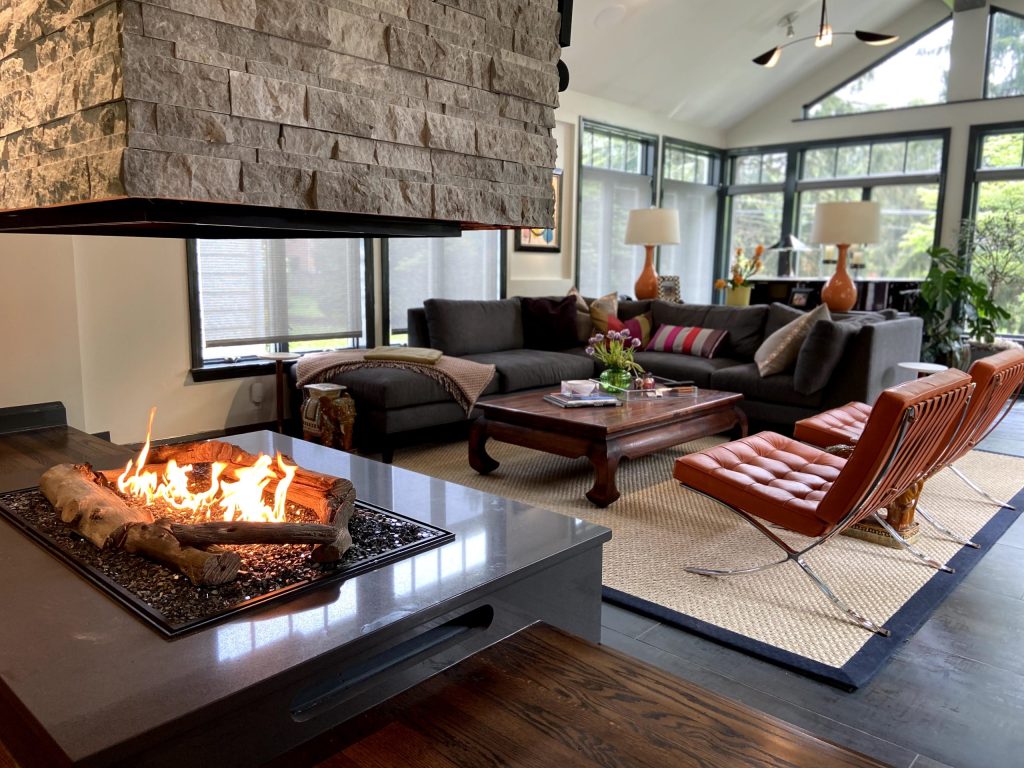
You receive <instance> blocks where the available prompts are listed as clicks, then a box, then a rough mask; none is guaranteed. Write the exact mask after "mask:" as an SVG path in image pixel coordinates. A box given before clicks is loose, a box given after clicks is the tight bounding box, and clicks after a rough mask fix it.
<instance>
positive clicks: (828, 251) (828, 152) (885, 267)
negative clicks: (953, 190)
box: [793, 135, 945, 278]
mask: <svg viewBox="0 0 1024 768" xmlns="http://www.w3.org/2000/svg"><path fill="white" fill-rule="evenodd" d="M944 153H945V140H944V138H943V137H942V136H934V135H932V136H929V135H921V136H915V137H911V138H900V139H890V138H885V139H875V140H873V141H859V142H850V143H844V144H840V145H826V146H816V147H811V148H808V149H806V150H804V152H803V153H802V162H801V171H800V178H799V180H798V181H797V185H796V190H797V202H796V229H795V234H796V235H797V237H799V238H801V239H803V240H807V239H808V238H809V237H810V233H811V230H812V228H813V225H814V209H815V206H816V205H817V204H818V203H823V202H839V201H856V200H875V201H877V202H878V203H880V204H881V208H882V239H881V242H879V243H875V244H872V245H869V246H866V247H864V248H858V249H856V250H855V251H854V266H855V267H856V268H857V272H858V275H857V276H858V277H860V278H918V277H923V276H924V275H925V274H926V273H927V271H928V256H927V254H926V253H925V251H926V250H927V249H928V248H930V247H932V245H934V243H935V241H936V233H937V228H938V214H939V197H940V183H941V174H942V159H943V156H944ZM835 259H836V255H835V247H834V246H828V247H826V248H825V249H824V250H823V251H818V250H814V251H806V252H798V253H797V254H796V258H795V259H794V264H793V274H794V275H795V276H798V277H826V276H828V275H830V274H831V273H832V270H833V267H832V266H831V265H832V264H834V263H835Z"/></svg>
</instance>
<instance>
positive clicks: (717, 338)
mask: <svg viewBox="0 0 1024 768" xmlns="http://www.w3.org/2000/svg"><path fill="white" fill-rule="evenodd" d="M728 335H729V332H728V331H719V330H713V329H711V328H689V327H687V326H682V325H662V326H659V327H658V330H657V331H656V332H655V334H654V336H653V338H652V339H651V342H650V343H649V344H648V345H647V346H646V347H645V349H646V350H647V351H648V352H675V353H676V354H677V355H693V356H695V357H709V358H710V357H714V356H715V352H716V351H717V350H718V348H719V347H720V346H721V345H722V342H723V341H725V339H726V337H727V336H728Z"/></svg>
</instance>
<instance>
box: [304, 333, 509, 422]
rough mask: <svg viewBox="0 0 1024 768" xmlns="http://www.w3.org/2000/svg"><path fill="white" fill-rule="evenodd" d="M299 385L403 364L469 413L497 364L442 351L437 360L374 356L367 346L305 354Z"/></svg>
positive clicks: (400, 366)
mask: <svg viewBox="0 0 1024 768" xmlns="http://www.w3.org/2000/svg"><path fill="white" fill-rule="evenodd" d="M297 367H298V370H297V372H296V373H297V380H298V386H299V387H300V388H301V387H304V386H306V385H307V384H314V383H320V382H325V381H328V380H329V379H330V378H331V377H332V376H334V375H335V374H336V373H342V372H344V371H350V370H356V369H359V368H401V369H404V370H408V371H414V372H416V373H420V374H422V375H424V376H427V377H429V378H431V379H433V380H434V381H436V382H438V383H439V384H440V385H441V386H442V387H444V389H445V391H446V392H448V394H450V395H451V396H452V398H454V400H455V402H457V403H458V404H459V405H460V406H461V407H462V408H463V410H465V411H466V415H467V416H468V415H469V413H470V411H472V410H473V406H474V405H475V404H476V401H477V398H479V397H480V393H481V392H483V391H484V389H485V388H486V387H487V385H488V383H490V381H491V378H492V377H493V376H494V366H493V365H484V364H483V363H474V362H473V361H472V360H463V359H462V358H459V357H448V356H447V355H442V356H441V357H439V358H437V361H436V362H434V363H423V362H410V361H409V360H404V359H403V360H396V359H383V360H382V359H379V358H378V359H374V358H370V357H369V356H368V354H367V350H365V349H351V350H344V351H342V352H320V353H318V354H313V355H304V356H303V357H300V358H299V361H298V363H297Z"/></svg>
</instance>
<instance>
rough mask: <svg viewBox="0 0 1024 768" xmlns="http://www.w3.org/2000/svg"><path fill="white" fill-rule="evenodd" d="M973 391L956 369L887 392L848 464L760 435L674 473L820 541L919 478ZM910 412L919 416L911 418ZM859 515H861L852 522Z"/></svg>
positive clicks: (686, 459) (697, 457)
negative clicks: (902, 435) (823, 536)
mask: <svg viewBox="0 0 1024 768" xmlns="http://www.w3.org/2000/svg"><path fill="white" fill-rule="evenodd" d="M973 387H974V385H973V383H972V382H971V380H970V377H969V376H967V375H966V374H965V373H963V372H962V371H952V370H951V371H943V372H942V373H936V374H934V375H932V376H929V377H927V378H925V379H917V380H915V381H909V382H906V383H904V384H900V385H898V386H896V387H892V388H890V389H887V390H885V391H884V392H883V393H882V394H881V395H880V396H879V397H878V401H877V402H876V403H875V406H874V408H872V409H871V416H870V418H869V419H868V422H867V424H866V425H865V427H864V431H863V433H862V435H861V438H860V440H859V442H858V444H857V447H856V448H855V449H854V451H853V453H852V454H851V455H850V457H849V458H848V459H846V460H844V459H842V458H840V457H838V456H833V455H831V454H828V453H825V452H824V451H823V450H821V449H820V448H816V447H814V446H811V445H805V444H804V443H800V442H798V441H796V440H791V439H790V438H787V437H784V436H782V435H777V434H775V433H773V432H762V433H760V434H757V435H754V436H753V437H748V438H745V439H743V440H736V441H733V442H731V443H726V444H725V445H720V446H717V447H715V448H712V449H710V450H707V451H701V452H699V453H694V454H690V455H688V456H683V457H681V458H679V459H677V460H676V465H675V469H674V475H675V477H676V479H677V480H679V481H680V482H682V483H683V484H684V485H687V486H689V487H691V488H693V489H695V490H698V491H701V492H702V493H706V494H708V495H709V496H712V497H714V498H717V499H720V500H721V501H722V502H723V503H725V504H728V505H730V506H732V507H735V508H736V509H739V510H741V511H743V512H745V513H746V514H748V515H753V516H757V517H760V518H762V519H765V520H768V521H770V522H773V523H778V524H779V525H782V526H784V527H786V528H789V529H790V530H793V531H796V532H798V533H802V534H804V535H806V536H821V535H824V534H825V533H827V532H829V531H830V530H833V529H834V528H835V527H836V526H837V525H839V524H841V523H844V524H847V525H848V524H850V523H852V522H855V521H856V519H861V518H863V517H865V516H867V515H868V514H870V513H872V512H874V511H875V510H876V509H881V508H882V507H884V506H886V505H887V504H888V503H889V502H891V501H892V500H893V499H894V498H896V497H897V496H898V495H899V494H901V493H902V492H903V491H904V490H906V489H907V488H909V487H910V485H911V484H912V483H914V482H915V481H916V480H917V479H919V478H920V477H921V476H922V474H923V473H924V472H926V471H927V469H928V468H929V467H930V466H931V465H932V463H933V462H934V461H935V458H936V446H937V445H941V444H943V441H944V439H945V438H947V437H948V435H949V434H950V429H951V427H950V424H955V423H958V422H959V417H960V415H961V414H962V413H963V411H964V408H965V406H966V404H967V399H968V398H969V396H970V393H971V390H972V389H973ZM911 409H913V413H914V416H915V417H914V418H913V419H909V420H905V418H904V417H905V415H906V414H907V413H908V412H909V411H910V410H911ZM904 427H905V438H904V439H903V441H902V442H898V440H899V437H900V433H901V429H903V428H904ZM894 451H896V453H895V454H894ZM854 510H859V515H858V517H857V518H851V517H849V515H850V513H851V512H852V511H854Z"/></svg>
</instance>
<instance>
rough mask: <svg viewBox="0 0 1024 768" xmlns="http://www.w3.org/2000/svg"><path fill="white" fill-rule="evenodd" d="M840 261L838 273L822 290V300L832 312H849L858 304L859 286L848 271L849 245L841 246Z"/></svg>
mask: <svg viewBox="0 0 1024 768" xmlns="http://www.w3.org/2000/svg"><path fill="white" fill-rule="evenodd" d="M837 247H838V248H839V261H838V263H837V264H836V273H835V274H834V275H832V277H830V278H829V279H828V282H827V283H825V287H824V288H822V289H821V300H822V301H823V302H825V304H826V305H828V308H829V311H831V312H849V311H850V310H851V309H853V305H854V304H856V303H857V284H856V283H855V282H853V278H852V277H850V273H849V272H847V271H846V252H847V250H849V248H850V246H849V245H839V246H837Z"/></svg>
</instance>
